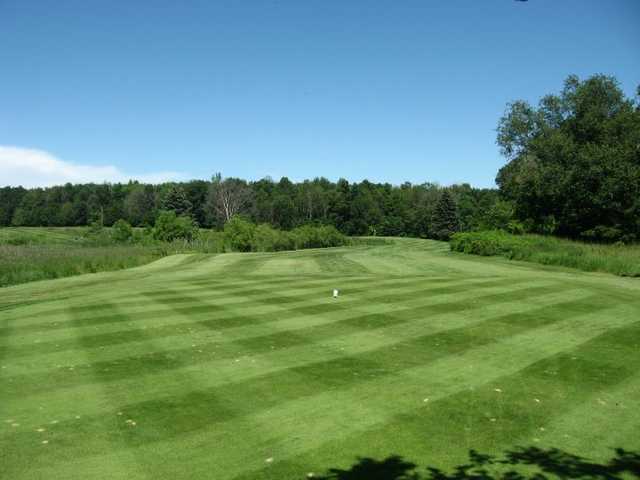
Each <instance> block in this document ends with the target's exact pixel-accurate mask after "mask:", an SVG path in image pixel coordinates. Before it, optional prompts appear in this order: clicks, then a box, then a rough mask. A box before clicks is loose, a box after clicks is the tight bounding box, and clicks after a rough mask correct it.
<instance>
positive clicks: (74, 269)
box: [0, 245, 163, 287]
mask: <svg viewBox="0 0 640 480" xmlns="http://www.w3.org/2000/svg"><path fill="white" fill-rule="evenodd" d="M162 255H163V252H162V251H160V250H158V249H152V248H146V247H141V246H136V245H128V246H119V245H111V246H103V247H70V246H64V245H0V287H6V286H9V285H16V284H18V283H25V282H32V281H34V280H45V279H51V278H61V277H69V276H72V275H79V274H82V273H94V272H103V271H110V270H120V269H123V268H130V267H137V266H139V265H143V264H145V263H149V262H151V261H153V260H156V259H158V258H160V257H161V256H162Z"/></svg>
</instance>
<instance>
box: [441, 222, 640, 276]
mask: <svg viewBox="0 0 640 480" xmlns="http://www.w3.org/2000/svg"><path fill="white" fill-rule="evenodd" d="M450 246H451V250H452V251H455V252H462V253H469V254H474V255H485V256H493V255H498V256H502V257H506V258H508V259H511V260H522V261H526V262H535V263H540V264H543V265H556V266H562V267H570V268H576V269H579V270H584V271H587V272H606V273H613V274H614V275H620V276H624V277H640V245H622V244H614V245H604V244H591V243H583V242H576V241H572V240H565V239H561V238H555V237H548V236H542V235H511V234H509V233H505V232H501V231H486V232H466V233H457V234H455V235H454V236H453V238H452V239H451V242H450Z"/></svg>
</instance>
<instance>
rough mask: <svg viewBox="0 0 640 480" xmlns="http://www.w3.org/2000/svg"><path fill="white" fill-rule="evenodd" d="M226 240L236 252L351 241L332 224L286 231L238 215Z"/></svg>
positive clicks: (228, 228)
mask: <svg viewBox="0 0 640 480" xmlns="http://www.w3.org/2000/svg"><path fill="white" fill-rule="evenodd" d="M224 238H225V244H226V245H227V246H228V248H229V249H230V250H232V251H236V252H250V251H254V252H277V251H281V250H298V249H303V248H326V247H338V246H341V245H347V244H348V243H349V241H348V238H347V237H345V236H344V235H343V234H341V233H340V232H339V231H338V230H336V228H335V227H333V226H331V225H322V226H313V225H304V226H302V227H298V228H295V229H294V230H291V231H290V232H286V231H282V230H276V229H275V228H273V227H272V226H270V225H267V224H262V225H259V226H256V225H254V224H253V223H251V222H250V221H248V220H246V219H244V218H242V217H238V216H236V217H233V218H232V219H231V220H229V221H228V222H227V223H225V225H224Z"/></svg>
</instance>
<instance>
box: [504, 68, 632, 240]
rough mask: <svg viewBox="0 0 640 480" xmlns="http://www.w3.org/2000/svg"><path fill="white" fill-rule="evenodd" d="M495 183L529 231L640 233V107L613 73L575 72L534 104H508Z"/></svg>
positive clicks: (612, 236) (613, 236) (628, 236)
mask: <svg viewBox="0 0 640 480" xmlns="http://www.w3.org/2000/svg"><path fill="white" fill-rule="evenodd" d="M497 143H498V145H500V147H501V151H502V153H503V154H504V155H505V156H506V157H507V159H508V160H509V162H508V163H507V165H505V166H504V167H503V168H502V169H501V170H500V171H499V173H498V176H497V179H496V182H497V184H498V185H499V187H500V193H501V194H502V196H503V197H504V198H505V199H507V200H511V201H513V203H514V205H515V214H516V216H517V217H518V218H519V219H520V220H521V221H522V222H523V223H524V224H525V225H528V226H529V227H530V228H531V229H532V230H536V231H539V232H541V233H556V234H559V235H563V236H569V237H582V238H590V239H596V240H617V239H623V240H634V239H638V238H639V237H640V110H639V108H638V105H637V104H635V103H634V101H633V100H631V99H628V98H626V97H625V95H624V93H623V92H622V90H621V89H620V86H619V85H618V83H617V81H616V80H615V79H614V78H613V77H608V76H604V75H595V76H593V77H590V78H588V79H586V80H584V81H581V80H580V79H579V78H578V77H576V76H570V77H569V78H567V80H566V81H565V85H564V88H563V89H562V91H561V92H560V94H558V95H547V96H545V97H543V98H542V99H541V100H540V102H539V104H538V106H537V107H534V106H531V105H529V104H528V103H527V102H524V101H517V102H514V103H512V104H510V105H509V106H508V108H507V111H506V113H505V115H504V116H503V117H502V119H501V120H500V123H499V126H498V137H497Z"/></svg>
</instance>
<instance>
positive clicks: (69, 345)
mask: <svg viewBox="0 0 640 480" xmlns="http://www.w3.org/2000/svg"><path fill="white" fill-rule="evenodd" d="M483 286H484V287H487V288H495V287H493V285H489V284H485V285H483ZM481 291H482V289H480V288H474V289H471V290H469V292H467V295H469V294H471V295H476V292H481ZM450 296H451V295H445V294H443V293H441V294H440V295H432V296H429V297H424V298H421V297H418V298H417V300H414V301H407V302H404V304H402V305H399V306H394V305H391V304H389V303H388V302H387V304H386V306H384V307H378V308H379V309H380V310H382V311H384V310H388V311H393V310H396V309H398V308H400V309H402V308H410V307H412V306H413V305H414V304H416V301H417V304H416V305H418V306H420V305H424V306H427V305H428V304H431V303H433V302H434V301H436V300H439V298H442V299H443V300H444V299H445V298H446V297H450ZM386 300H388V298H386ZM260 310H262V308H260ZM276 310H277V309H276ZM243 311H251V309H250V308H245V309H243ZM258 313H260V312H258ZM276 315H277V317H278V319H277V320H274V321H273V322H272V321H270V322H269V323H268V324H263V325H262V327H257V326H252V324H251V323H249V321H243V322H242V325H241V326H237V327H233V325H232V326H231V327H232V328H230V329H229V330H230V333H229V334H226V333H225V335H224V337H223V338H222V339H219V338H218V339H217V340H221V341H225V339H228V338H229V337H232V336H234V334H235V336H236V337H237V336H238V335H237V333H240V335H242V330H244V331H246V333H244V337H246V336H256V335H261V334H265V333H269V332H272V331H273V329H271V328H268V326H267V325H269V324H271V323H275V324H276V325H275V326H276V327H277V326H278V324H283V325H286V326H287V327H288V328H300V326H301V325H304V324H301V323H300V320H303V319H304V320H305V323H311V324H313V323H314V322H315V323H318V322H319V321H320V323H326V322H329V321H332V320H339V319H342V318H351V317H354V316H356V315H359V310H357V309H346V310H343V311H341V312H339V314H334V315H332V316H331V317H326V316H323V317H321V318H318V317H317V316H311V317H310V316H308V315H307V316H304V315H298V316H293V317H292V316H290V315H287V317H288V318H283V317H285V315H282V314H277V312H276ZM229 316H230V317H231V318H236V317H237V314H236V313H234V312H229ZM263 316H264V314H263ZM116 317H117V319H118V320H121V321H122V322H124V321H125V320H126V318H123V317H122V315H121V314H119V315H117V316H116ZM191 317H193V315H192V316H191ZM179 320H180V319H178V321H179ZM219 320H220V319H218V320H217V321H216V320H213V321H209V320H207V321H198V322H197V323H194V321H193V320H191V321H190V322H189V323H187V324H185V325H184V326H180V325H176V327H175V329H174V330H171V329H170V332H169V335H168V336H167V337H166V338H169V337H171V336H175V337H177V338H173V339H171V338H170V340H171V341H172V343H173V342H176V341H177V342H178V343H180V341H181V340H180V337H184V340H183V341H184V342H188V345H190V344H191V343H192V338H191V337H192V336H193V335H194V334H196V333H197V332H196V331H194V328H195V327H198V328H202V329H206V330H207V331H210V332H213V333H219V332H220V331H218V330H211V329H212V328H213V326H215V327H216V328H217V327H219V326H220V325H219ZM263 320H264V319H263ZM121 325H128V326H130V325H131V323H121ZM224 327H225V332H226V330H227V329H228V327H230V326H229V325H224ZM143 329H144V330H145V336H148V337H152V336H154V335H155V333H157V332H156V327H151V328H149V329H147V328H146V326H145V327H143ZM74 333H75V334H76V335H77V334H78V332H74ZM160 333H162V332H160ZM139 334H140V332H134V334H133V335H128V334H125V333H123V336H124V338H122V339H123V340H128V341H131V342H136V341H139V337H138V336H139ZM83 335H84V334H83ZM218 336H219V335H218ZM160 337H164V335H160ZM209 337H210V336H209ZM102 339H103V337H102V336H101V335H98V336H97V337H96V334H90V335H86V339H85V344H86V342H90V341H91V342H93V343H94V345H95V346H96V348H101V349H104V350H103V356H105V354H108V353H109V352H110V351H111V350H113V349H112V348H110V347H109V345H104V344H99V343H96V340H97V341H99V340H102ZM62 340H64V341H61V339H59V338H57V339H54V340H52V341H51V342H47V343H46V344H43V343H38V344H32V343H28V344H20V345H17V346H14V347H15V348H14V350H13V352H14V353H15V355H14V357H13V358H14V359H15V360H18V359H20V358H21V355H20V353H21V352H23V353H24V354H25V355H31V356H33V355H34V354H36V353H37V352H39V351H41V350H39V348H41V346H43V345H44V346H45V348H46V349H48V351H49V352H51V350H54V353H51V354H50V355H49V356H48V357H42V358H38V360H41V361H40V362H38V364H39V365H56V364H58V363H63V364H64V363H69V362H71V365H73V363H74V362H73V359H72V357H69V356H67V357H65V356H64V355H62V354H63V353H64V351H65V349H66V350H67V351H69V349H74V348H77V345H76V342H75V340H73V339H71V340H70V339H66V340H65V339H62ZM36 341H38V342H39V341H40V340H39V338H37V339H36ZM198 343H201V342H198ZM209 343H210V342H209ZM105 347H106V348H105ZM111 347H113V345H111ZM167 348H169V349H171V348H175V345H174V344H172V345H170V346H168V347H167ZM71 353H72V352H71ZM114 353H115V352H114ZM41 355H44V354H41ZM41 355H37V356H38V357H40V356H41ZM126 355H127V356H128V355H130V353H129V350H128V349H127V350H126ZM121 356H122V355H117V353H115V358H119V357H121ZM15 367H16V362H15V361H14V362H13V365H12V370H15ZM29 368H33V367H29Z"/></svg>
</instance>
